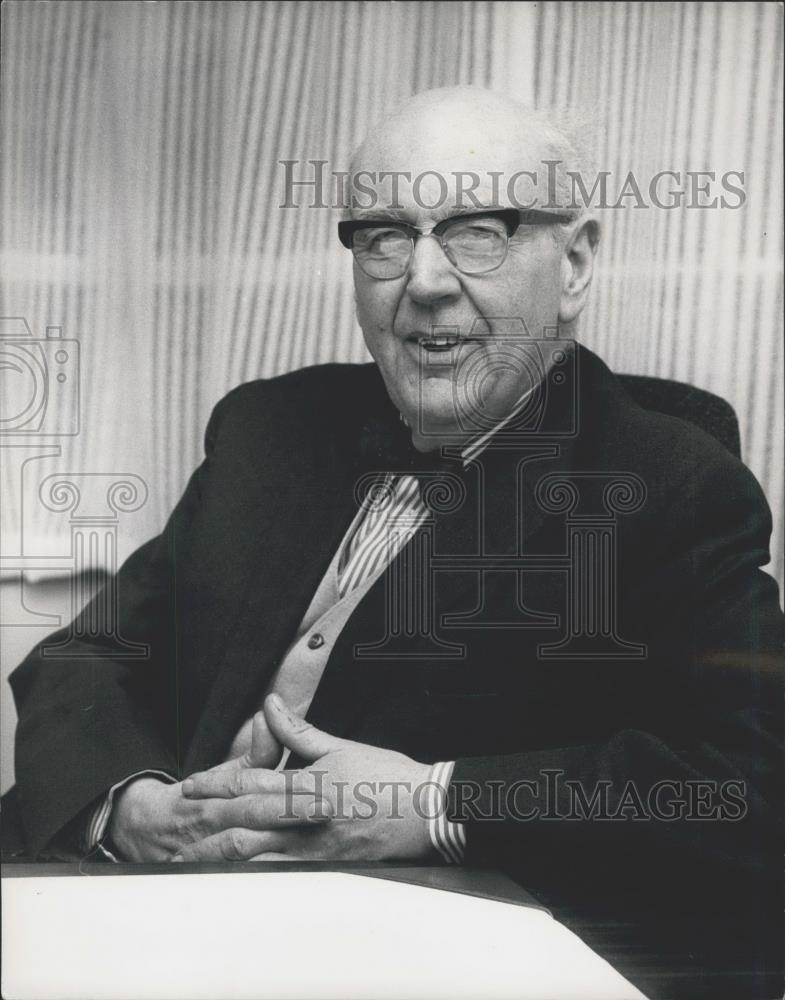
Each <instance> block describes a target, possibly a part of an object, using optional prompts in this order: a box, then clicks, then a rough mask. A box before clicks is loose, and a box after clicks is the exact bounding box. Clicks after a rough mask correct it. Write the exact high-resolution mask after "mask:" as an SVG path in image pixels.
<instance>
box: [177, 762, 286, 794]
mask: <svg viewBox="0 0 785 1000" xmlns="http://www.w3.org/2000/svg"><path fill="white" fill-rule="evenodd" d="M221 767H222V765H219V766H218V767H212V768H210V770H209V771H201V772H199V773H197V774H192V775H191V776H190V777H189V778H186V779H185V781H184V782H183V786H182V793H183V795H184V796H185V797H186V798H187V799H233V798H237V796H238V795H251V794H253V793H256V794H281V795H283V794H284V793H285V792H287V791H288V792H289V793H290V794H291V793H293V792H295V791H296V790H297V791H299V789H300V787H301V786H302V780H299V781H298V788H297V789H295V782H294V778H293V777H291V776H290V777H287V776H286V775H284V774H283V773H282V772H280V771H270V770H267V769H266V768H262V767H254V768H248V767H239V768H237V767H236V768H232V769H229V768H225V769H224V770H221ZM288 773H289V775H291V774H292V772H288Z"/></svg>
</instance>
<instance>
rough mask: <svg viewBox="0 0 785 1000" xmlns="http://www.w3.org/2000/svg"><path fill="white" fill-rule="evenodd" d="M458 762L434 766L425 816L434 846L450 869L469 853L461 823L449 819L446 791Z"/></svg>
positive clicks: (429, 779) (429, 777) (429, 780)
mask: <svg viewBox="0 0 785 1000" xmlns="http://www.w3.org/2000/svg"><path fill="white" fill-rule="evenodd" d="M454 767H455V761H454V760H451V761H446V762H442V763H439V764H434V765H433V767H432V768H431V772H430V774H429V775H428V785H427V796H428V797H427V800H426V801H427V805H426V815H427V817H428V833H429V834H430V837H431V843H432V844H433V846H434V847H435V848H436V850H437V851H438V852H439V854H441V856H442V857H443V858H444V860H445V861H446V862H447V863H448V864H451V865H459V864H460V863H461V862H462V861H463V855H464V851H465V850H466V829H465V827H464V825H463V824H462V823H452V822H450V820H448V819H447V788H448V786H449V784H450V779H451V778H452V772H453V768H454Z"/></svg>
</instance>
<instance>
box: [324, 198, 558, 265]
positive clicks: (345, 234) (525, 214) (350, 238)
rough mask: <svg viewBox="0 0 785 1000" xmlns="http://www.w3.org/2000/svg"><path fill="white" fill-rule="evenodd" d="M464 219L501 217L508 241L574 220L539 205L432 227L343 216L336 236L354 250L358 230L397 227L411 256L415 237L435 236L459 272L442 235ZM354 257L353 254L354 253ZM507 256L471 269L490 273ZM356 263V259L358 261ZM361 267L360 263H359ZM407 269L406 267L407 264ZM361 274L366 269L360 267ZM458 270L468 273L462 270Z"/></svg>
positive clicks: (476, 214) (453, 217)
mask: <svg viewBox="0 0 785 1000" xmlns="http://www.w3.org/2000/svg"><path fill="white" fill-rule="evenodd" d="M465 219H500V220H501V221H502V222H503V223H504V226H505V228H506V230H507V239H508V240H509V239H510V237H511V236H513V235H514V233H515V232H516V231H517V230H518V228H519V227H520V226H552V225H560V224H564V223H567V222H573V221H574V220H575V216H574V215H568V214H566V213H565V212H551V211H547V210H545V209H538V208H526V209H523V208H499V209H488V210H487V211H480V212H466V213H464V214H461V215H451V216H450V217H449V218H448V219H442V221H441V222H438V223H437V224H436V225H435V226H413V225H411V224H410V223H408V222H400V221H399V220H398V219H390V218H387V219H345V220H343V221H342V222H339V223H338V239H339V240H340V241H341V243H342V244H343V246H345V247H346V249H347V250H351V251H352V253H354V234H355V233H357V232H360V231H361V230H363V229H377V228H379V227H380V226H390V227H395V228H396V229H400V230H401V232H402V233H404V234H405V235H407V236H408V237H409V239H410V240H411V243H412V251H411V253H412V255H413V254H414V244H415V240H416V239H417V237H418V236H435V237H436V238H437V239H438V241H439V245H440V246H441V248H442V251H443V252H444V254H445V256H446V257H447V259H448V260H449V261H450V263H451V264H452V265H453V267H455V268H456V270H458V271H461V269H460V268H459V267H458V266H457V265H456V264H455V263H454V262H453V261H452V260H451V259H450V254H449V252H448V249H447V247H446V246H445V244H444V242H443V240H442V236H443V234H444V233H445V231H446V230H448V229H449V228H450V226H452V225H454V224H455V223H456V222H461V221H463V220H465ZM355 259H356V255H355ZM506 259H507V252H506V250H505V254H504V257H503V258H502V259H501V260H500V261H499V263H498V264H496V265H494V267H492V268H489V269H488V270H487V271H477V272H473V273H476V274H490V273H491V272H492V271H495V270H497V269H498V268H499V267H501V266H502V264H503V263H504V261H505V260H506ZM358 263H359V262H358ZM409 263H410V264H411V256H410V257H409ZM360 267H361V268H362V265H360ZM407 270H408V266H407ZM363 273H364V274H366V273H367V272H366V271H365V270H363ZM405 273H406V271H403V272H402V273H401V274H399V275H393V276H391V277H378V276H376V275H369V277H372V278H374V280H376V281H395V280H397V279H398V278H402V277H403V275H404V274H405ZM461 273H462V274H463V273H467V272H463V271H461Z"/></svg>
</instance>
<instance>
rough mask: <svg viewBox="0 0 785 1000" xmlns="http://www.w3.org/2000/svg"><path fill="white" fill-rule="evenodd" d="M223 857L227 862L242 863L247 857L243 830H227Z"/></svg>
mask: <svg viewBox="0 0 785 1000" xmlns="http://www.w3.org/2000/svg"><path fill="white" fill-rule="evenodd" d="M222 846H223V852H222V853H223V856H224V857H225V858H226V860H227V861H240V860H241V859H242V858H244V857H245V849H246V843H245V835H244V833H243V831H242V830H234V829H233V830H227V831H226V834H225V836H224V839H223V845H222Z"/></svg>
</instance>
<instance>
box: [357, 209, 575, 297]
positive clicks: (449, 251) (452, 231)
mask: <svg viewBox="0 0 785 1000" xmlns="http://www.w3.org/2000/svg"><path fill="white" fill-rule="evenodd" d="M572 221H573V216H572V215H565V214H564V213H562V212H546V211H543V210H542V209H526V210H524V209H517V208H502V209H498V210H493V211H488V212H477V213H474V214H472V215H455V216H453V217H452V218H449V219H444V220H443V221H442V222H439V223H437V224H436V225H435V226H428V227H422V226H410V225H408V224H407V223H405V222H384V221H380V220H378V219H362V220H356V221H355V220H350V221H346V222H339V223H338V239H339V240H340V241H341V243H343V245H344V246H345V247H346V248H347V249H348V250H351V251H352V253H353V254H354V259H355V260H356V261H357V263H358V264H359V265H360V268H361V269H362V271H363V272H364V273H365V274H367V275H368V277H370V278H378V279H379V280H380V281H390V280H392V279H393V278H401V277H403V275H404V274H406V272H407V271H408V269H409V264H410V263H411V260H412V255H413V254H414V243H415V240H416V239H417V238H418V237H419V236H434V237H435V238H436V239H437V240H438V241H439V244H440V246H441V248H442V250H443V251H444V255H445V256H446V257H447V260H449V262H450V263H451V264H452V265H453V267H456V268H457V269H458V270H459V271H461V272H462V273H463V274H487V273H488V272H489V271H495V270H496V268H497V267H501V265H502V264H503V263H504V261H505V259H506V257H507V249H508V247H509V244H510V237H511V236H512V235H513V233H515V232H516V230H517V229H518V228H519V226H550V225H555V224H558V223H565V222H572Z"/></svg>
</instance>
